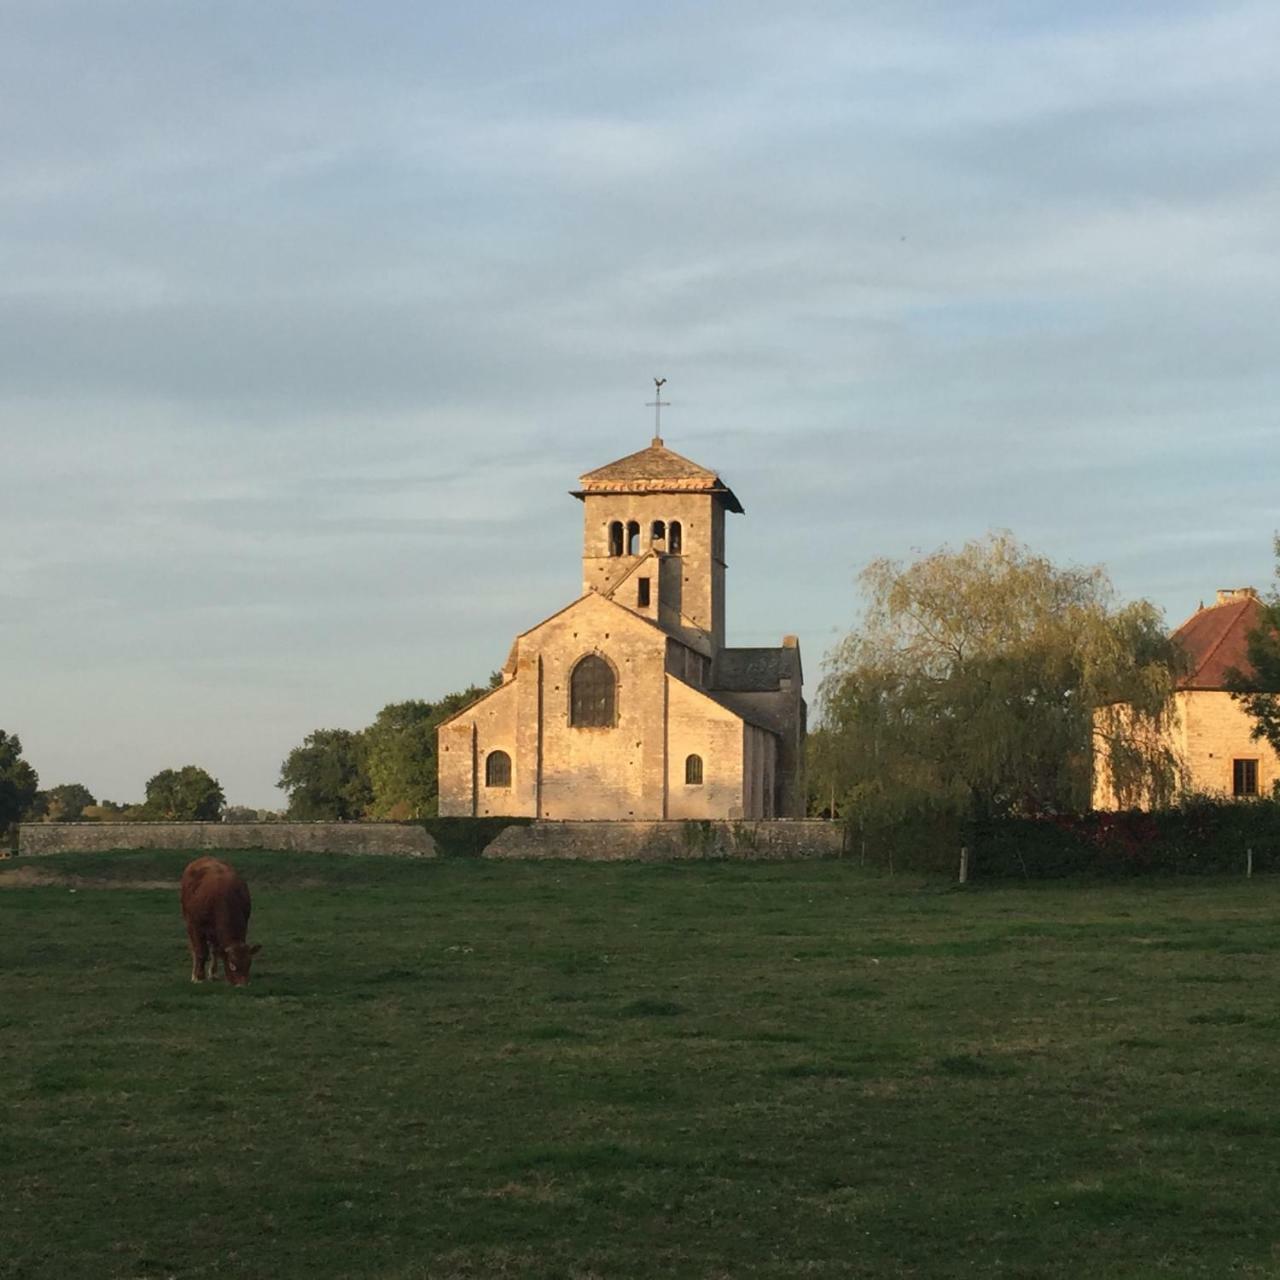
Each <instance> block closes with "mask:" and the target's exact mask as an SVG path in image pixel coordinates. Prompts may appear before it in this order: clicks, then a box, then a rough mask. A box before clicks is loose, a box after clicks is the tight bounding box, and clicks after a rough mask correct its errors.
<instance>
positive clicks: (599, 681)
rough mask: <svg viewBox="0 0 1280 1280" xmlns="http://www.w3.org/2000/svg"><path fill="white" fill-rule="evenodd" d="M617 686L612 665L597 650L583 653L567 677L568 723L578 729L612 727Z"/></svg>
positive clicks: (615, 708) (615, 709) (615, 707)
mask: <svg viewBox="0 0 1280 1280" xmlns="http://www.w3.org/2000/svg"><path fill="white" fill-rule="evenodd" d="M617 686H618V682H617V680H616V679H615V678H614V675H613V668H612V667H611V666H610V665H609V664H608V663H607V662H606V661H605V660H604V659H603V658H602V657H600V655H599V654H595V653H589V654H587V656H586V657H585V658H583V659H582V661H581V662H579V663H578V665H577V666H576V667H574V669H573V675H572V676H570V677H569V723H570V724H571V725H573V726H574V727H575V728H578V729H609V728H612V727H613V723H614V718H615V713H616V711H617Z"/></svg>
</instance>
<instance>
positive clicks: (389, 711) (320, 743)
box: [276, 671, 502, 822]
mask: <svg viewBox="0 0 1280 1280" xmlns="http://www.w3.org/2000/svg"><path fill="white" fill-rule="evenodd" d="M501 683H502V675H501V673H500V672H496V671H495V672H494V673H493V675H492V676H490V677H489V688H490V689H492V688H494V687H495V686H497V685H499V684H501ZM486 692H488V690H486V689H482V688H480V687H479V686H477V685H471V686H470V687H469V688H466V689H462V690H460V691H459V692H458V693H450V694H446V695H445V696H444V697H443V698H441V699H439V701H437V702H423V701H421V700H419V699H413V700H410V701H408V702H390V703H388V704H387V705H386V706H385V707H383V708H382V710H381V711H379V712H378V715H377V717H376V718H375V720H374V722H373V724H371V725H370V726H369V727H368V728H367V729H361V730H359V731H358V732H352V731H351V730H349V729H317V730H316V731H315V732H314V733H311V734H308V735H307V737H306V738H305V739H304V740H303V743H302V746H300V747H295V748H294V749H293V750H292V751H291V752H289V754H288V756H287V757H286V758H285V762H284V764H282V765H281V766H280V781H279V782H278V783H277V784H276V785H277V786H278V787H279V788H280V789H281V790H282V791H284V792H286V793H287V794H288V796H289V808H288V816H289V817H290V818H300V819H303V820H305V821H313V822H314V821H326V820H327V821H335V820H341V821H354V820H356V819H359V818H384V819H392V820H396V821H405V820H408V819H411V818H427V817H434V816H435V814H436V812H437V810H438V782H437V761H436V730H437V729H438V728H439V726H440V724H441V723H442V722H443V721H445V720H447V719H448V718H449V717H450V716H452V715H454V714H456V713H457V712H459V711H461V710H462V708H463V707H465V706H467V705H468V704H469V703H472V702H474V701H475V700H476V699H477V698H481V697H483V696H484V695H485V693H486Z"/></svg>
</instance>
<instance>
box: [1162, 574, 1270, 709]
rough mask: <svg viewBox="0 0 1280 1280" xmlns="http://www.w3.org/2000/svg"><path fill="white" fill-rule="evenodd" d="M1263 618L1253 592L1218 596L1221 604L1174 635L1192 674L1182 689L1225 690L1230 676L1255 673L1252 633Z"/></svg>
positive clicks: (1183, 680)
mask: <svg viewBox="0 0 1280 1280" xmlns="http://www.w3.org/2000/svg"><path fill="white" fill-rule="evenodd" d="M1261 614H1262V603H1261V601H1259V599H1258V597H1257V595H1256V594H1255V593H1254V592H1253V590H1252V589H1251V588H1248V587H1240V588H1236V589H1234V590H1229V591H1220V592H1218V603H1217V604H1212V605H1210V606H1209V607H1208V608H1207V609H1204V608H1201V609H1197V610H1196V611H1195V613H1193V614H1192V615H1191V617H1189V618H1188V619H1187V620H1186V622H1184V623H1183V624H1182V626H1180V627H1179V628H1178V629H1177V631H1175V632H1174V633H1173V638H1174V640H1175V642H1176V643H1177V644H1179V645H1181V647H1182V649H1183V650H1184V651H1185V653H1186V654H1187V658H1188V660H1189V661H1188V670H1187V672H1186V674H1185V675H1183V676H1182V678H1181V679H1180V680H1179V681H1178V687H1179V688H1180V689H1225V688H1226V680H1227V672H1228V671H1230V670H1232V669H1233V668H1234V669H1235V670H1237V671H1239V672H1241V673H1242V674H1244V675H1248V674H1250V673H1251V672H1252V671H1253V666H1252V664H1251V663H1250V662H1249V632H1250V631H1253V630H1254V629H1255V628H1256V627H1257V625H1258V622H1259V620H1260V617H1261Z"/></svg>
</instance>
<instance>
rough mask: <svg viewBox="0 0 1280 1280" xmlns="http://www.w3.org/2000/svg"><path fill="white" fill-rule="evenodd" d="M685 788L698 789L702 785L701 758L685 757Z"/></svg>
mask: <svg viewBox="0 0 1280 1280" xmlns="http://www.w3.org/2000/svg"><path fill="white" fill-rule="evenodd" d="M684 781H685V786H688V787H700V786H701V785H702V757H701V756H687V757H686V758H685V762H684Z"/></svg>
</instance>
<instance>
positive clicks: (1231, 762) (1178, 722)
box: [1093, 587, 1280, 809]
mask: <svg viewBox="0 0 1280 1280" xmlns="http://www.w3.org/2000/svg"><path fill="white" fill-rule="evenodd" d="M1261 615H1262V605H1261V602H1260V601H1259V600H1258V593H1257V592H1256V591H1255V590H1254V589H1253V588H1252V587H1232V588H1229V589H1226V590H1221V591H1219V592H1218V594H1217V599H1216V601H1215V602H1214V603H1213V604H1212V605H1210V606H1208V608H1205V607H1204V606H1203V605H1202V606H1201V607H1200V608H1199V609H1197V610H1196V611H1195V613H1193V614H1192V615H1191V617H1189V618H1188V619H1187V620H1186V622H1184V623H1183V624H1182V625H1181V626H1180V627H1179V628H1178V629H1177V631H1175V632H1174V633H1173V638H1174V640H1175V641H1176V642H1177V644H1178V645H1179V646H1180V647H1181V649H1182V650H1183V652H1184V653H1185V654H1186V658H1187V667H1186V671H1185V673H1184V674H1183V675H1182V676H1181V677H1180V678H1179V680H1178V686H1177V690H1176V692H1175V693H1174V717H1173V724H1172V727H1171V728H1170V730H1169V743H1168V745H1170V746H1171V747H1172V748H1173V750H1174V754H1175V755H1176V756H1177V758H1178V760H1179V762H1180V765H1181V774H1182V777H1181V787H1182V789H1184V790H1185V791H1187V792H1190V793H1192V794H1198V795H1212V796H1219V797H1235V798H1237V799H1249V798H1250V797H1253V796H1260V795H1266V796H1269V795H1271V794H1272V789H1273V787H1274V785H1275V784H1276V782H1278V781H1280V758H1277V756H1276V753H1275V752H1274V751H1273V750H1272V749H1271V746H1270V744H1269V743H1268V742H1267V741H1266V739H1257V738H1254V737H1253V736H1252V731H1253V724H1254V722H1253V720H1252V719H1251V718H1250V717H1249V715H1248V713H1247V712H1246V711H1245V709H1244V707H1242V706H1241V705H1240V703H1238V702H1237V701H1236V700H1235V699H1234V698H1233V697H1232V696H1231V694H1230V693H1229V692H1228V690H1227V674H1228V672H1230V671H1231V670H1233V669H1234V670H1237V671H1241V672H1246V673H1247V672H1249V671H1251V670H1252V668H1251V667H1250V665H1249V655H1248V643H1249V633H1250V632H1251V631H1253V630H1255V629H1256V628H1257V626H1258V623H1259V621H1260V620H1261ZM1093 807H1094V808H1095V809H1115V808H1118V807H1119V805H1118V801H1117V797H1116V795H1115V792H1114V790H1113V788H1112V785H1111V778H1110V773H1109V771H1108V768H1107V762H1106V759H1105V758H1099V759H1098V760H1096V761H1095V768H1094V780H1093ZM1144 807H1145V806H1144Z"/></svg>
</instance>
